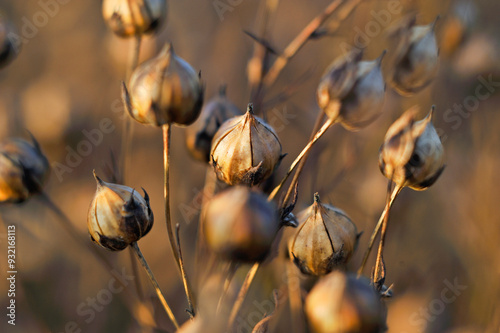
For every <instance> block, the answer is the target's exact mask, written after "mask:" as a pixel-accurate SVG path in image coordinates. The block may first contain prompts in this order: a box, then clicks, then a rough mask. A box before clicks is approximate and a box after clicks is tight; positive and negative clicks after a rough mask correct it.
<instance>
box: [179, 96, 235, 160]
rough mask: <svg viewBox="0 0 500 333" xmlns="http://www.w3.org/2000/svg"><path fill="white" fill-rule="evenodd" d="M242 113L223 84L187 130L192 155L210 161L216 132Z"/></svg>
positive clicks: (187, 142) (187, 143)
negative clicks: (223, 124) (227, 94)
mask: <svg viewBox="0 0 500 333" xmlns="http://www.w3.org/2000/svg"><path fill="white" fill-rule="evenodd" d="M241 113H242V112H241V111H240V109H238V107H237V106H236V105H234V104H233V103H232V102H231V101H229V100H228V99H227V97H226V86H222V87H221V88H220V91H219V95H218V96H216V97H215V98H213V99H212V100H211V101H210V102H208V103H207V104H206V105H205V106H204V107H203V109H202V110H201V115H200V117H199V118H198V120H196V122H195V123H194V124H193V125H192V126H189V127H188V128H187V130H186V145H187V147H188V150H189V152H190V153H191V155H192V156H193V157H194V158H195V159H197V160H199V161H201V162H205V163H208V162H209V161H210V149H211V146H212V139H213V138H214V135H215V133H217V130H218V129H219V128H220V126H221V125H222V123H224V122H225V121H226V120H228V119H229V118H232V117H236V116H239V115H241Z"/></svg>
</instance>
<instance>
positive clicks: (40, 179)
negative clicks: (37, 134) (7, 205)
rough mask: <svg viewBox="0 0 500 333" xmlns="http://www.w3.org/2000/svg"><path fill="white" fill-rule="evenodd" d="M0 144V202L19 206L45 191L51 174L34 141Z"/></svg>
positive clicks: (19, 140)
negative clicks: (43, 188)
mask: <svg viewBox="0 0 500 333" xmlns="http://www.w3.org/2000/svg"><path fill="white" fill-rule="evenodd" d="M31 139H32V143H29V142H28V141H26V140H24V139H18V138H15V139H8V140H6V141H4V142H3V143H1V144H0V202H12V203H19V202H23V201H25V200H26V199H28V198H29V197H30V196H32V195H33V194H36V193H39V192H40V191H41V190H42V187H43V185H44V184H45V181H46V180H47V178H48V176H49V174H50V166H49V162H48V160H47V158H46V157H45V155H44V154H43V152H42V150H41V149H40V145H39V144H38V142H37V141H36V140H35V138H34V137H31Z"/></svg>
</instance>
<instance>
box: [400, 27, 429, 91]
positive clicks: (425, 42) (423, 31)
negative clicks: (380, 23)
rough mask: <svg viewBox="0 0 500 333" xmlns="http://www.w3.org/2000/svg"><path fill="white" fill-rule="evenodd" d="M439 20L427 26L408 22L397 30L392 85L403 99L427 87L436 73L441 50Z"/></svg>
mask: <svg viewBox="0 0 500 333" xmlns="http://www.w3.org/2000/svg"><path fill="white" fill-rule="evenodd" d="M437 20H438V18H436V20H435V21H434V22H433V23H431V24H429V25H424V26H419V25H418V26H417V25H415V19H409V20H407V21H406V22H405V24H404V25H403V26H402V27H400V29H399V30H397V35H398V47H397V49H396V51H395V62H394V66H393V74H392V85H393V87H394V89H395V90H396V91H397V92H398V93H399V94H400V95H403V96H411V95H413V94H415V93H417V92H419V91H421V90H422V89H424V88H425V87H427V86H428V85H429V84H430V83H431V82H432V80H433V79H434V76H435V75H436V72H437V67H438V60H439V48H438V45H437V41H436V34H435V31H434V28H435V26H436V22H437Z"/></svg>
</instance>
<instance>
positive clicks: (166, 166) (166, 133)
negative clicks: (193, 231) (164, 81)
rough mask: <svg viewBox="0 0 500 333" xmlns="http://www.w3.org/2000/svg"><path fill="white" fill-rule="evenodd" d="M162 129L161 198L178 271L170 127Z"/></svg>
mask: <svg viewBox="0 0 500 333" xmlns="http://www.w3.org/2000/svg"><path fill="white" fill-rule="evenodd" d="M162 129H163V176H164V177H163V178H164V183H163V197H164V199H165V221H166V223H167V232H168V240H169V241H170V247H171V249H172V254H173V255H174V258H175V262H176V264H177V267H178V268H179V270H181V264H180V260H179V253H178V249H177V247H176V246H175V239H174V233H173V231H172V220H171V218H170V181H169V177H170V134H171V125H170V124H165V125H163V126H162Z"/></svg>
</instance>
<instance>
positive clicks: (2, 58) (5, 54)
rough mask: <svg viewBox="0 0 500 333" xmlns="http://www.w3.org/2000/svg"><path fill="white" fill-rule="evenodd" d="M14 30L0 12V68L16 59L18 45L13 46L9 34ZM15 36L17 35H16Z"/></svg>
mask: <svg viewBox="0 0 500 333" xmlns="http://www.w3.org/2000/svg"><path fill="white" fill-rule="evenodd" d="M13 30H14V28H13V26H12V24H10V22H8V20H7V19H6V18H5V17H4V16H3V15H2V13H1V12H0V68H3V67H5V66H7V65H8V64H10V62H11V61H12V60H13V59H14V58H15V57H16V55H17V53H18V52H19V50H18V49H17V48H18V47H19V45H14V43H13V40H12V38H10V37H9V33H12V32H13ZM16 36H17V35H16Z"/></svg>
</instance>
